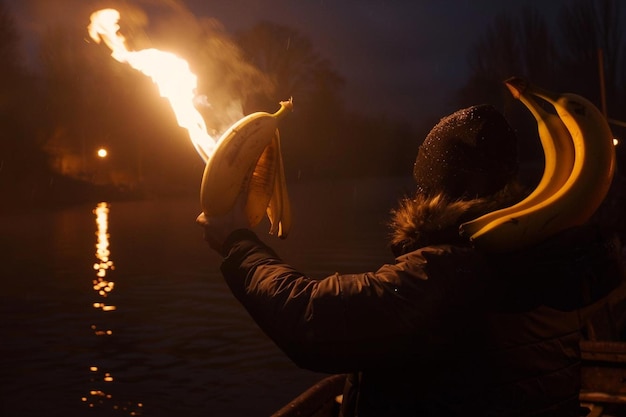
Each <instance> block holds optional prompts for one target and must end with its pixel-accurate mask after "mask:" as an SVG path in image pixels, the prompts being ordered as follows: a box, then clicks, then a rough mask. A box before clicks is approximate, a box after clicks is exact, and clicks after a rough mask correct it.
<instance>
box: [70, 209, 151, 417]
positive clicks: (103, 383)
mask: <svg viewBox="0 0 626 417" xmlns="http://www.w3.org/2000/svg"><path fill="white" fill-rule="evenodd" d="M109 211H110V205H109V203H107V202H100V203H98V205H97V206H96V208H95V209H94V210H93V214H95V215H96V233H95V235H96V237H97V239H96V245H95V247H96V254H95V256H96V262H95V263H94V265H93V269H94V270H95V271H96V277H95V278H94V279H93V281H92V282H93V290H94V291H95V292H96V294H97V295H98V296H99V297H100V298H101V299H106V298H108V297H109V295H110V294H112V292H113V289H114V288H115V282H114V281H112V280H111V278H110V276H107V275H110V273H111V272H113V271H114V270H115V264H114V263H113V260H112V259H111V250H110V249H109V238H110V235H109ZM92 305H93V307H94V308H95V309H97V310H100V311H101V313H100V314H105V313H109V312H112V311H115V310H116V309H117V307H116V306H115V305H111V304H106V302H104V301H103V300H101V301H96V302H94V303H93V304H92ZM101 319H102V322H101V323H100V324H96V323H94V324H92V325H91V329H92V330H93V333H94V335H95V336H96V337H113V330H112V329H111V328H108V326H109V323H108V322H107V320H106V316H102V317H101ZM88 378H89V382H90V388H91V389H90V390H89V393H88V394H87V395H85V396H83V397H81V398H80V400H81V402H83V403H86V404H87V406H88V407H89V408H102V409H110V410H115V411H121V412H122V413H124V414H128V415H130V416H140V415H142V408H143V403H141V402H138V401H126V402H125V403H121V404H120V403H119V401H118V400H117V399H116V398H113V394H111V393H110V391H108V388H110V386H111V384H112V383H113V381H114V380H115V379H114V377H113V375H112V374H111V372H109V370H108V369H106V368H104V367H102V366H101V365H100V364H98V363H96V364H93V365H91V366H90V367H89V376H88Z"/></svg>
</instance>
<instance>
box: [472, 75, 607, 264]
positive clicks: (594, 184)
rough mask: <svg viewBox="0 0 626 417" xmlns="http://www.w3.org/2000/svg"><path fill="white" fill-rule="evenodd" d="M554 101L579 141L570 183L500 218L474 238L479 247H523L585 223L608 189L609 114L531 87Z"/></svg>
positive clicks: (573, 97) (571, 96)
mask: <svg viewBox="0 0 626 417" xmlns="http://www.w3.org/2000/svg"><path fill="white" fill-rule="evenodd" d="M528 91H529V93H530V94H533V95H535V96H537V97H540V98H542V99H544V100H546V101H548V102H549V103H551V104H552V105H553V106H554V108H555V110H556V112H557V114H558V115H559V117H560V118H561V120H563V123H564V124H565V126H566V127H567V130H568V131H569V133H570V135H571V136H572V140H573V143H574V152H575V158H574V166H573V168H572V173H571V175H570V176H569V178H568V179H567V181H566V183H565V184H564V185H563V187H561V188H560V189H559V190H557V191H556V192H555V193H554V194H553V195H551V196H550V197H548V198H546V199H544V200H543V201H541V202H540V203H539V204H537V205H535V206H532V207H529V208H526V209H524V210H521V211H519V212H517V213H514V214H511V215H508V216H505V217H501V218H499V219H497V220H495V221H493V222H491V223H490V224H488V225H487V226H485V227H483V228H482V229H481V230H480V231H479V232H478V233H476V234H474V235H473V236H472V238H471V240H472V241H473V243H474V245H475V246H476V247H479V248H483V249H485V250H490V251H495V252H501V251H510V250H515V249H519V248H523V247H525V246H528V245H530V244H532V243H535V242H538V241H541V240H543V239H545V238H547V237H549V236H551V235H553V234H555V233H557V232H559V231H561V230H564V229H566V228H568V227H572V226H576V225H580V224H582V223H584V222H586V221H587V220H588V219H589V218H590V217H591V215H593V213H594V212H595V210H596V209H597V208H598V207H599V205H600V204H601V203H602V200H604V197H605V196H606V193H607V192H608V189H609V187H610V184H611V181H612V179H613V174H614V171H615V147H614V145H613V135H612V133H611V129H610V127H609V125H608V123H607V120H606V118H605V117H604V116H603V115H602V113H601V112H600V110H599V109H598V108H597V107H596V106H594V105H593V103H591V102H590V101H589V100H587V99H585V98H584V97H581V96H579V95H576V94H571V93H565V94H555V93H552V92H549V91H546V90H543V89H540V88H538V87H536V86H531V85H528Z"/></svg>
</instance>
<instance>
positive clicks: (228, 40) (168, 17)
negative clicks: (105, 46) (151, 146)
mask: <svg viewBox="0 0 626 417" xmlns="http://www.w3.org/2000/svg"><path fill="white" fill-rule="evenodd" d="M104 8H114V9H117V10H119V12H120V15H121V19H120V32H121V33H122V35H123V36H124V37H125V38H126V43H127V46H128V48H129V49H131V50H141V49H147V48H157V49H160V50H163V51H167V52H172V53H174V54H176V55H178V56H180V57H181V58H183V59H185V60H186V61H188V62H189V64H190V67H191V69H192V71H193V72H194V73H195V74H196V75H197V77H198V80H199V91H198V95H199V96H202V97H205V98H203V101H204V102H205V105H204V106H201V108H200V111H202V113H203V116H205V118H206V119H207V125H208V126H209V127H210V128H211V130H212V132H213V133H221V132H222V131H223V130H225V129H226V128H227V127H228V126H230V124H232V123H233V122H234V121H236V120H237V119H238V118H240V117H241V116H242V115H243V105H244V103H246V102H247V101H248V100H249V99H250V97H259V96H265V97H269V96H271V94H272V92H273V91H274V85H273V83H272V82H271V81H270V80H269V78H268V77H267V76H266V75H264V74H263V73H261V72H260V71H259V70H258V69H257V68H255V67H254V66H252V65H251V64H250V63H248V62H247V61H246V60H245V59H244V58H243V53H242V52H241V50H240V49H239V48H238V47H237V45H236V43H235V42H234V41H233V39H232V37H231V36H230V34H228V33H227V32H226V31H225V29H224V26H223V25H222V23H221V22H219V21H218V20H217V19H215V18H212V17H211V16H196V15H194V14H193V13H192V12H191V11H190V10H189V9H188V8H187V6H186V5H185V3H184V2H182V1H178V0H135V1H129V0H54V1H50V0H26V1H22V2H15V4H14V5H12V7H11V8H10V10H11V12H12V13H13V16H14V18H15V22H16V26H17V28H18V31H19V33H20V36H21V42H22V50H23V51H24V52H25V54H24V55H25V56H24V58H25V61H26V63H27V64H28V65H29V67H30V68H31V69H33V70H34V71H37V69H38V65H39V64H38V51H39V46H40V45H41V44H42V41H43V40H44V39H45V37H46V36H47V35H48V34H49V33H50V32H51V31H53V30H57V29H59V28H62V30H63V31H66V32H67V33H70V34H72V35H71V36H72V37H74V34H76V36H75V39H76V43H72V44H68V45H66V46H65V47H67V48H72V47H76V44H79V45H80V43H81V42H87V43H94V42H93V41H92V40H91V39H90V38H89V35H88V33H87V26H88V25H89V18H90V15H91V14H92V13H93V12H94V11H97V10H100V9H104ZM94 47H100V46H99V45H96V44H95V43H94ZM207 104H208V105H207ZM268 110H272V109H268Z"/></svg>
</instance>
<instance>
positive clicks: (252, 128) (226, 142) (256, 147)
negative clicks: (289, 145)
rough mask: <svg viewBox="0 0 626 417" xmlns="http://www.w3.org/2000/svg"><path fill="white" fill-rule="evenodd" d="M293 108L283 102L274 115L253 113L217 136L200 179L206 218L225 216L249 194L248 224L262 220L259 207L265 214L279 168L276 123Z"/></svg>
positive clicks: (290, 104) (203, 209) (201, 197)
mask: <svg viewBox="0 0 626 417" xmlns="http://www.w3.org/2000/svg"><path fill="white" fill-rule="evenodd" d="M292 108H293V103H292V101H291V100H289V101H282V102H280V109H279V110H278V111H277V112H276V113H273V114H271V113H267V112H256V113H252V114H250V115H248V116H245V117H244V118H242V119H240V120H239V121H238V122H236V123H235V124H233V125H232V126H231V127H230V128H229V129H228V130H227V131H226V132H224V133H223V134H222V136H220V138H219V139H218V141H217V144H216V147H215V151H214V152H213V154H212V155H211V156H210V158H209V160H208V161H207V164H206V166H205V168H204V173H203V175H202V184H201V186H200V203H201V207H202V211H203V212H204V214H205V215H207V216H209V217H212V216H221V215H224V214H226V213H228V212H229V211H230V210H231V209H232V208H233V206H234V205H235V203H236V201H237V199H238V197H239V195H241V194H242V193H248V195H247V196H246V197H247V198H246V209H245V211H246V214H247V216H248V220H249V223H250V225H251V226H254V225H256V224H257V223H258V222H259V221H260V220H261V218H262V216H263V215H261V217H259V208H258V207H260V206H262V213H265V210H266V208H267V205H268V204H269V199H270V198H271V194H268V193H269V190H273V188H274V183H275V181H276V180H275V177H276V172H277V171H278V166H279V163H278V160H279V159H278V158H279V155H278V154H277V152H280V149H279V148H276V146H275V145H271V144H272V141H273V139H274V138H275V137H276V135H277V131H278V121H279V119H280V118H282V117H283V116H284V115H285V114H286V113H287V112H288V111H290V110H291V109H292ZM259 163H261V164H260V165H258V164H259ZM272 192H273V191H272ZM263 201H265V203H263Z"/></svg>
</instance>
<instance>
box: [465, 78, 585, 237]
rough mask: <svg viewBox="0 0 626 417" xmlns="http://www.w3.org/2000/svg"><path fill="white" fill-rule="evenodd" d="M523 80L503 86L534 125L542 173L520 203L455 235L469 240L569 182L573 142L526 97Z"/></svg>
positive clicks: (551, 115) (558, 123) (558, 122)
mask: <svg viewBox="0 0 626 417" xmlns="http://www.w3.org/2000/svg"><path fill="white" fill-rule="evenodd" d="M526 84H527V82H526V81H525V80H522V79H519V78H515V79H510V80H507V81H505V85H506V86H507V88H508V89H509V91H510V92H511V94H512V95H513V97H515V98H516V99H518V100H520V101H521V102H522V103H523V104H524V105H525V106H526V108H528V110H530V112H531V114H532V115H533V117H534V118H535V121H536V122H537V131H538V133H539V140H540V142H541V146H542V148H543V153H544V170H543V175H542V176H541V179H540V180H539V183H538V184H537V186H536V187H535V189H534V190H533V191H532V192H531V193H530V194H529V195H528V196H527V197H526V198H524V199H523V200H521V201H520V202H518V203H517V204H514V205H512V206H510V207H506V208H503V209H500V210H496V211H492V212H490V213H487V214H485V215H483V216H481V217H479V218H477V219H474V220H472V221H469V222H466V223H463V224H462V225H461V226H460V228H459V232H460V233H461V235H462V236H466V237H469V238H470V239H472V238H473V237H474V235H475V234H477V233H478V232H479V231H480V230H481V229H482V228H484V227H486V226H487V225H488V224H489V223H491V222H493V221H494V220H497V219H500V218H503V217H506V216H510V215H513V214H515V213H517V212H520V211H521V210H524V209H526V208H529V207H532V206H534V205H536V204H538V203H540V202H541V201H543V200H545V199H546V198H548V197H549V196H551V195H552V194H554V193H556V192H557V191H558V190H559V189H560V188H561V187H562V186H563V185H564V184H565V182H566V181H567V179H568V178H569V176H570V174H571V172H572V168H573V166H574V142H573V141H572V136H571V135H570V133H569V131H568V130H567V127H566V126H565V124H564V123H563V121H562V120H561V118H560V117H559V116H558V115H557V114H555V113H550V112H548V111H546V110H545V109H544V108H543V107H542V106H541V105H540V103H538V102H537V101H536V100H535V99H534V98H533V96H532V94H531V93H530V91H529V89H528V87H527V85H526Z"/></svg>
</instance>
